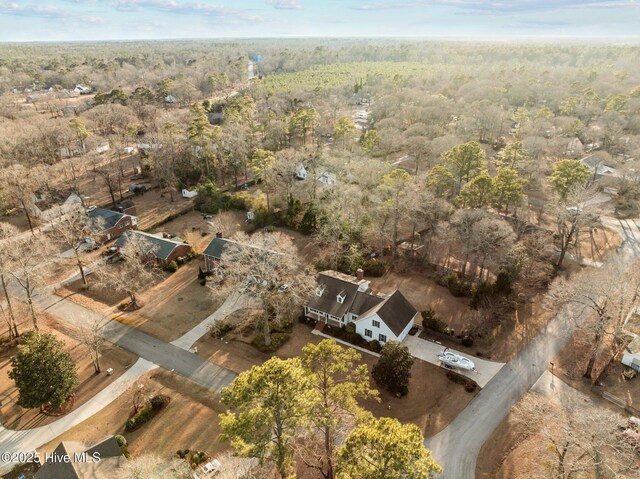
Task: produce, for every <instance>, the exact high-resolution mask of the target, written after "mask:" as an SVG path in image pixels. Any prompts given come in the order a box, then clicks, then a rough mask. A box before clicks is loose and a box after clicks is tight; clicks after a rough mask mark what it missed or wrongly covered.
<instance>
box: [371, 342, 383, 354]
mask: <svg viewBox="0 0 640 479" xmlns="http://www.w3.org/2000/svg"><path fill="white" fill-rule="evenodd" d="M369 349H371V351H373V352H374V353H379V352H380V351H381V350H382V346H381V345H380V341H378V340H377V339H374V340H373V341H369Z"/></svg>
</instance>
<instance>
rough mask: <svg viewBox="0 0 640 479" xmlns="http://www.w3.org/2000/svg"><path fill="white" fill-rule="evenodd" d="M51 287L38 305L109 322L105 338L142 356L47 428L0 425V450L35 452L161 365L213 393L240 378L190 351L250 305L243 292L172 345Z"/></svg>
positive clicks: (77, 318)
mask: <svg viewBox="0 0 640 479" xmlns="http://www.w3.org/2000/svg"><path fill="white" fill-rule="evenodd" d="M50 289H51V288H48V289H44V290H42V291H41V292H40V293H39V294H38V296H37V297H36V299H35V300H36V303H37V304H38V306H40V307H41V308H42V309H46V310H47V311H48V312H49V313H51V314H53V315H55V316H56V317H57V318H58V319H60V320H61V321H64V322H66V323H69V324H72V325H75V326H81V325H82V324H87V323H90V322H91V321H95V320H103V321H106V325H105V327H104V329H103V331H104V337H105V339H107V340H108V341H111V342H112V343H114V344H117V345H118V346H120V347H122V348H123V349H126V350H127V351H130V352H132V353H134V354H136V355H137V356H139V357H140V359H138V361H136V363H135V364H134V365H133V366H132V367H131V368H129V369H128V370H127V371H125V372H124V373H123V374H122V376H120V377H119V378H118V379H117V380H116V381H115V382H114V383H112V384H111V385H109V386H107V387H106V388H105V389H103V390H102V391H100V392H99V393H98V394H96V395H95V396H94V397H93V398H91V399H90V400H89V401H87V402H86V403H84V404H83V405H82V406H80V407H78V409H76V410H74V411H72V412H71V413H69V414H67V415H66V416H64V417H62V418H60V419H58V420H57V421H55V422H53V423H51V424H49V425H47V426H42V427H38V428H34V429H29V430H23V431H13V430H9V429H5V428H3V427H2V426H0V453H3V452H26V451H32V450H33V449H35V448H37V447H40V446H41V445H42V444H45V443H47V442H49V441H51V440H53V439H55V438H56V437H58V436H59V435H60V434H62V433H64V432H65V431H67V430H69V429H71V428H72V427H74V426H76V425H78V424H80V423H81V422H82V421H84V420H86V419H88V418H89V417H91V416H93V415H94V414H96V413H97V412H98V411H100V410H101V409H103V408H104V407H106V406H107V405H109V404H110V403H111V402H112V401H114V400H115V399H116V398H117V397H118V396H120V395H121V394H122V393H124V392H125V391H126V390H127V389H128V388H129V387H130V386H131V385H132V384H133V383H134V382H135V380H136V379H137V378H138V377H140V376H141V375H143V374H145V373H147V372H148V371H151V370H152V369H154V368H156V367H158V366H160V367H162V368H164V369H167V370H170V371H172V372H174V373H176V374H179V375H181V376H184V377H185V378H187V379H189V380H191V381H193V382H195V383H196V384H198V385H200V386H202V387H205V388H207V389H210V390H211V391H215V392H220V391H221V390H222V389H223V388H224V387H226V386H228V385H229V384H230V383H231V382H232V381H233V379H234V378H235V377H236V374H235V373H233V372H232V371H230V370H228V369H225V368H223V367H221V366H217V365H215V364H213V363H210V362H208V361H206V360H204V359H201V358H200V357H198V356H196V355H195V354H193V353H191V352H189V351H188V349H189V348H190V347H191V346H192V345H193V344H194V343H195V342H196V341H197V340H198V339H199V338H200V337H201V336H202V335H203V334H205V333H206V331H207V325H208V324H209V323H211V322H213V321H217V320H219V319H223V318H225V317H226V316H227V315H229V314H231V313H232V312H233V311H236V310H238V309H241V308H243V307H245V306H246V304H247V298H246V297H245V296H240V297H238V296H236V295H233V296H230V297H229V298H227V300H226V301H225V302H224V303H223V304H222V305H221V306H220V308H218V309H217V310H216V311H215V312H214V313H213V314H211V315H210V316H208V317H207V318H206V319H204V320H203V321H202V322H201V323H200V324H198V325H197V326H196V327H194V328H193V329H192V330H191V331H189V332H187V333H186V334H185V335H183V336H182V337H180V338H178V339H177V340H176V341H174V342H173V343H175V344H173V343H165V342H163V341H160V340H159V339H156V338H154V337H152V336H149V335H148V334H145V333H142V332H140V331H137V330H136V329H134V328H132V327H130V326H127V325H124V324H121V323H119V322H118V321H116V320H110V319H109V318H104V317H102V316H101V315H100V314H98V313H96V312H95V311H92V310H90V309H87V308H84V307H83V306H81V305H79V304H76V303H74V302H72V301H70V300H67V299H63V298H59V297H58V296H55V295H53V294H52V293H51V291H50ZM14 293H15V294H16V295H17V296H18V297H22V295H21V294H20V291H19V290H17V289H16V291H15V292H14ZM14 465H15V464H11V463H6V464H5V463H0V474H4V473H6V472H8V471H10V470H11V469H12V467H13V466H14Z"/></svg>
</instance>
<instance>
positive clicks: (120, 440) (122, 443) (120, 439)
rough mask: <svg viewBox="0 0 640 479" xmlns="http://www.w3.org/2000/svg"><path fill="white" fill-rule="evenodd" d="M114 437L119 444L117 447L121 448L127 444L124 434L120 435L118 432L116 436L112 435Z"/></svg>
mask: <svg viewBox="0 0 640 479" xmlns="http://www.w3.org/2000/svg"><path fill="white" fill-rule="evenodd" d="M114 437H115V440H116V442H117V443H118V446H119V447H121V448H122V447H126V445H127V440H126V439H125V437H124V436H122V435H120V434H118V435H117V436H114Z"/></svg>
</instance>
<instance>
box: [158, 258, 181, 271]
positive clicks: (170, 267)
mask: <svg viewBox="0 0 640 479" xmlns="http://www.w3.org/2000/svg"><path fill="white" fill-rule="evenodd" d="M160 268H161V269H162V271H166V272H168V273H175V272H176V271H178V263H176V261H175V260H174V261H172V262H171V263H162V266H160Z"/></svg>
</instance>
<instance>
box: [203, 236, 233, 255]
mask: <svg viewBox="0 0 640 479" xmlns="http://www.w3.org/2000/svg"><path fill="white" fill-rule="evenodd" d="M227 243H232V241H230V240H227V239H224V238H213V240H212V241H211V243H209V245H208V246H207V247H206V248H205V250H204V252H203V253H202V254H204V255H205V256H211V257H212V258H215V259H220V258H222V252H223V251H224V248H225V247H226V246H227Z"/></svg>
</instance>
